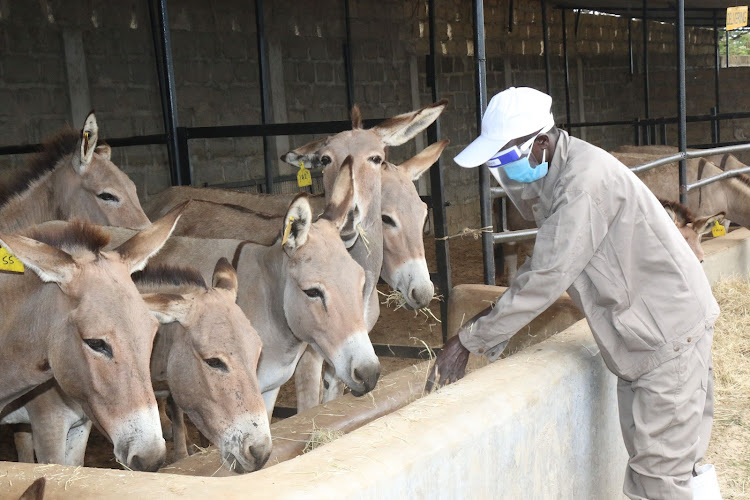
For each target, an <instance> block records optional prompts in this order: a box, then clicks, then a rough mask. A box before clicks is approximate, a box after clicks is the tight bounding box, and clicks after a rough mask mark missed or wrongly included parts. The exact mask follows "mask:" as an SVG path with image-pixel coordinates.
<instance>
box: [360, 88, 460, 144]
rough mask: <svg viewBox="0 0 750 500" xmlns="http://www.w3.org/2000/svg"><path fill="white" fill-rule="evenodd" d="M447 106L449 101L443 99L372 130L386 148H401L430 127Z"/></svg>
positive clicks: (387, 121) (399, 116)
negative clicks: (400, 146)
mask: <svg viewBox="0 0 750 500" xmlns="http://www.w3.org/2000/svg"><path fill="white" fill-rule="evenodd" d="M447 105H448V99H441V100H439V101H438V102H436V103H434V104H430V105H429V106H426V107H424V108H422V109H418V110H417V111H412V112H411V113H404V114H403V115H398V116H394V117H393V118H389V119H387V120H385V121H384V122H382V123H380V124H378V125H376V126H374V127H373V128H372V129H371V130H372V131H373V132H375V133H376V134H378V135H379V136H380V137H381V138H382V139H383V142H384V143H385V145H386V146H399V145H401V144H403V143H405V142H406V141H408V140H409V139H411V138H412V137H414V136H415V135H417V134H418V133H420V132H421V131H423V130H424V129H426V128H427V127H429V126H430V125H431V124H432V122H434V121H435V120H437V118H438V116H440V113H442V112H443V110H444V109H445V107H446V106H447Z"/></svg>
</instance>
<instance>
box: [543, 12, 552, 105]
mask: <svg viewBox="0 0 750 500" xmlns="http://www.w3.org/2000/svg"><path fill="white" fill-rule="evenodd" d="M541 4H542V43H543V44H544V79H545V80H544V81H545V84H546V86H547V94H549V95H552V77H551V75H550V73H551V71H550V63H549V33H548V31H549V30H548V29H547V0H541Z"/></svg>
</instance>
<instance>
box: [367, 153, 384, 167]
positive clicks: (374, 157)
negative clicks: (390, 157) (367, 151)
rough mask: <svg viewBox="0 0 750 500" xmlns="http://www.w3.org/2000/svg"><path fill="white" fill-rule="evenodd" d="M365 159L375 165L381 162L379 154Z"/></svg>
mask: <svg viewBox="0 0 750 500" xmlns="http://www.w3.org/2000/svg"><path fill="white" fill-rule="evenodd" d="M367 161H370V162H372V163H374V164H375V165H380V164H381V163H383V158H381V157H380V156H379V155H375V156H371V157H369V158H368V159H367Z"/></svg>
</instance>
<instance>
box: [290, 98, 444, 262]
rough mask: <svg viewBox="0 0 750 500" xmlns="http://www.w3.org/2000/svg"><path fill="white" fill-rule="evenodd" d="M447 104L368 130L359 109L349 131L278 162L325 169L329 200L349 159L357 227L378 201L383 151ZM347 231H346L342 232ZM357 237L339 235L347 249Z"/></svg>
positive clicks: (419, 128)
mask: <svg viewBox="0 0 750 500" xmlns="http://www.w3.org/2000/svg"><path fill="white" fill-rule="evenodd" d="M447 103H448V101H447V100H445V99H443V100H441V101H438V102H436V103H434V104H431V105H429V106H426V107H424V108H422V109H419V110H417V111H413V112H411V113H405V114H402V115H398V116H395V117H393V118H390V119H388V120H385V121H383V122H382V123H380V124H379V125H376V126H375V127H373V128H370V129H364V128H362V118H361V116H360V113H359V108H357V107H356V106H355V107H354V109H352V130H347V131H345V132H340V133H338V134H336V135H333V136H330V137H327V138H325V139H319V140H317V141H313V142H310V143H308V144H305V145H304V146H301V147H299V148H297V149H295V150H292V151H290V152H288V153H286V154H285V155H284V156H282V157H281V159H282V160H283V161H285V162H287V163H289V164H292V165H295V166H297V167H301V166H303V165H304V166H305V167H306V168H324V169H325V170H324V172H323V184H324V186H325V190H326V197H327V199H328V200H330V198H329V197H328V196H329V194H328V193H331V190H332V188H333V184H334V181H335V179H336V176H337V175H338V173H339V170H340V169H341V166H342V164H343V162H344V160H345V159H346V158H347V157H349V156H351V157H352V171H353V173H354V179H355V180H356V183H355V193H354V197H353V200H352V205H351V207H350V217H351V219H352V223H353V225H354V226H355V227H356V226H358V225H359V224H360V223H361V222H362V221H364V220H367V219H368V216H370V217H377V216H378V212H375V213H371V212H372V210H371V208H374V207H377V204H378V201H379V199H380V198H379V197H380V171H381V169H380V165H381V164H382V163H383V161H384V160H385V159H386V147H387V146H398V145H401V144H403V143H405V142H406V141H408V140H409V139H411V138H413V137H414V136H416V135H417V134H418V133H419V132H421V131H422V130H424V129H425V128H427V127H428V126H429V125H430V124H431V123H432V122H434V121H435V120H436V119H437V118H438V116H440V113H442V112H443V110H444V109H445V106H446V105H447ZM344 229H345V230H346V228H344ZM357 235H358V233H357V232H355V233H346V234H342V238H343V239H344V243H345V244H346V246H347V248H350V247H351V246H352V245H354V243H355V241H356V239H357Z"/></svg>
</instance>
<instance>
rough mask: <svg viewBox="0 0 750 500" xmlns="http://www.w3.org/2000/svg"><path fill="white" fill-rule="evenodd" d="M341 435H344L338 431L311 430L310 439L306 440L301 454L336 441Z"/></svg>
mask: <svg viewBox="0 0 750 500" xmlns="http://www.w3.org/2000/svg"><path fill="white" fill-rule="evenodd" d="M343 435H344V433H343V432H342V431H340V430H338V429H324V428H313V431H312V433H310V439H308V440H307V444H305V447H304V449H303V450H302V453H303V454H305V453H309V452H311V451H313V450H314V449H316V448H319V447H321V446H323V445H324V444H327V443H330V442H332V441H336V440H337V439H338V438H340V437H341V436H343Z"/></svg>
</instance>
